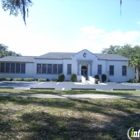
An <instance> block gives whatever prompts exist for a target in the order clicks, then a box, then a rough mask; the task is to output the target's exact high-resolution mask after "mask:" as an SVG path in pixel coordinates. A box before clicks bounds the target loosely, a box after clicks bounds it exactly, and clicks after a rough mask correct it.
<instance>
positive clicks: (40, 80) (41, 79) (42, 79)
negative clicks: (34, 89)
mask: <svg viewBox="0 0 140 140" xmlns="http://www.w3.org/2000/svg"><path fill="white" fill-rule="evenodd" d="M38 81H39V82H45V81H46V79H44V78H39V79H38Z"/></svg>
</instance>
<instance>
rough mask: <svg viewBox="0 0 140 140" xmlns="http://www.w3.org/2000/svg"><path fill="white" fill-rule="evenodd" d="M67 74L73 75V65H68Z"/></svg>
mask: <svg viewBox="0 0 140 140" xmlns="http://www.w3.org/2000/svg"><path fill="white" fill-rule="evenodd" d="M67 74H71V64H67Z"/></svg>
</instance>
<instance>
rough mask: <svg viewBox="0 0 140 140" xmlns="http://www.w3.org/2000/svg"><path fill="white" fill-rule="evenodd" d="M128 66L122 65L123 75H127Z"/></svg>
mask: <svg viewBox="0 0 140 140" xmlns="http://www.w3.org/2000/svg"><path fill="white" fill-rule="evenodd" d="M126 73H127V72H126V66H122V75H126Z"/></svg>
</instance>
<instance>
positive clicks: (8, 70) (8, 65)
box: [5, 63, 10, 73]
mask: <svg viewBox="0 0 140 140" xmlns="http://www.w3.org/2000/svg"><path fill="white" fill-rule="evenodd" d="M5 72H6V73H9V72H10V63H6V71H5Z"/></svg>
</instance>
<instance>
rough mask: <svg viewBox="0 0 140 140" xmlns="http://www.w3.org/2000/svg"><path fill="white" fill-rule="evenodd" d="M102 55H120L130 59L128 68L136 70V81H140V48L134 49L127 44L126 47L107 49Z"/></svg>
mask: <svg viewBox="0 0 140 140" xmlns="http://www.w3.org/2000/svg"><path fill="white" fill-rule="evenodd" d="M102 53H106V54H119V55H122V56H125V57H128V58H129V61H128V66H132V67H135V68H136V80H137V81H139V80H140V46H139V45H136V46H134V47H132V46H131V45H129V44H127V45H124V46H113V45H111V46H110V47H109V48H105V49H103V50H102Z"/></svg>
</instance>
